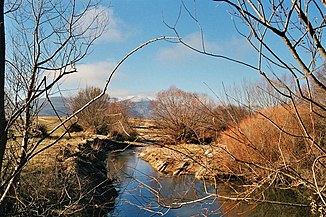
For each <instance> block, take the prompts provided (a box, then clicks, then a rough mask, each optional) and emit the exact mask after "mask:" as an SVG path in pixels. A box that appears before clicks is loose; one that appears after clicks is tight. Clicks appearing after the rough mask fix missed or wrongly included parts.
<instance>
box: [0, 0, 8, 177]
mask: <svg viewBox="0 0 326 217" xmlns="http://www.w3.org/2000/svg"><path fill="white" fill-rule="evenodd" d="M0 7H1V8H0V181H2V178H3V174H2V166H3V159H4V153H5V149H6V144H7V130H6V125H7V124H6V114H5V45H6V44H5V26H4V0H0Z"/></svg>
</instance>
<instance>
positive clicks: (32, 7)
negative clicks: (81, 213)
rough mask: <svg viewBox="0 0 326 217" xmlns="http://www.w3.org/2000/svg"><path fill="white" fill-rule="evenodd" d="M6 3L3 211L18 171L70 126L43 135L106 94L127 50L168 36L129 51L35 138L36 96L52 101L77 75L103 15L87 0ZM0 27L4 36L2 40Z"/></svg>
mask: <svg viewBox="0 0 326 217" xmlns="http://www.w3.org/2000/svg"><path fill="white" fill-rule="evenodd" d="M6 3H7V6H8V10H7V11H5V8H4V5H5V4H4V1H2V2H1V6H2V8H1V23H0V27H1V31H0V38H1V43H0V47H1V54H0V55H1V56H0V62H1V66H2V68H1V70H0V71H1V72H0V74H1V76H0V82H1V85H0V121H1V122H0V136H1V138H0V168H1V170H0V177H1V183H0V192H1V193H0V194H1V196H0V210H1V212H2V213H6V211H8V210H10V208H11V206H10V204H13V203H16V202H18V201H20V200H19V198H17V197H15V196H16V194H17V192H18V190H19V183H21V182H20V181H23V180H21V177H22V176H21V175H22V171H23V170H24V169H25V167H26V165H27V163H28V162H30V161H31V159H33V158H34V157H35V156H37V155H39V154H40V153H42V152H43V151H44V150H47V149H48V148H50V147H52V146H53V145H55V144H56V143H57V142H58V141H59V140H60V139H62V138H63V137H64V135H66V133H68V132H69V129H67V128H65V130H64V131H63V132H61V131H59V132H61V134H60V135H59V136H58V137H56V138H53V139H51V140H46V138H49V136H51V135H52V134H53V133H54V132H58V129H60V128H61V127H63V126H64V127H65V124H66V123H67V122H68V121H69V120H71V119H72V118H73V117H75V115H77V114H78V113H80V112H81V111H83V110H84V109H85V108H87V107H88V106H90V105H91V104H92V103H94V102H96V101H97V100H99V99H101V98H102V97H103V96H105V94H106V91H107V89H108V85H109V83H110V81H111V79H112V76H113V74H114V73H115V72H116V71H117V69H118V68H119V66H120V65H121V64H122V63H123V62H124V61H125V60H126V59H127V58H129V57H130V56H131V55H132V54H134V53H135V52H136V51H138V50H139V49H141V48H143V47H145V46H146V45H148V44H150V43H153V42H155V41H159V40H165V39H171V37H170V38H169V37H159V38H154V39H152V40H149V41H147V42H145V43H143V44H141V45H140V46H138V47H136V48H135V49H134V50H132V51H130V52H129V53H128V54H126V56H125V57H124V58H122V59H121V60H120V62H119V63H118V64H117V65H116V67H115V68H114V69H113V70H112V71H111V72H108V79H107V81H106V83H105V84H104V87H103V89H102V90H101V91H100V92H99V93H98V95H97V96H94V97H93V98H92V99H90V100H89V101H88V102H85V104H84V105H83V106H82V107H80V108H79V109H78V110H76V111H75V112H74V113H73V114H71V115H69V116H68V117H65V118H63V117H58V119H59V123H58V124H57V125H56V126H54V127H53V128H52V129H49V130H48V133H47V134H46V136H43V137H41V138H35V137H34V136H33V126H34V123H35V119H36V118H37V114H38V111H39V108H38V104H39V99H40V98H44V97H45V98H47V100H48V102H49V103H50V104H51V105H52V103H51V99H50V96H51V95H52V94H60V85H61V84H62V82H64V78H66V76H67V75H71V74H74V73H78V70H77V63H78V62H80V61H81V60H82V59H83V58H84V57H85V56H86V55H87V54H88V53H89V49H90V47H91V46H92V44H93V43H94V42H95V40H96V39H97V38H99V37H100V36H101V35H102V33H103V32H104V31H105V30H106V27H107V24H108V16H107V14H106V12H105V10H103V8H102V7H98V2H95V1H92V0H89V1H75V0H73V1H60V0H50V1H48V0H46V1H45V0H41V1H34V0H32V1H8V2H6ZM4 14H6V16H7V19H6V23H4V19H3V15H4ZM5 28H6V31H7V36H8V37H7V38H6V40H5V34H4V29H5ZM5 45H6V46H7V49H6V50H5ZM5 51H6V53H5ZM5 63H6V65H5ZM5 66H6V68H5ZM5 100H6V101H5ZM5 105H6V107H5ZM53 109H54V107H53ZM54 110H55V109H54ZM9 131H11V132H13V133H14V134H15V138H12V139H8V140H7V138H8V136H9V134H8V132H9ZM15 190H17V191H15ZM63 190H64V189H63ZM68 197H69V195H68ZM77 202H78V201H77ZM24 205H25V204H23V206H24Z"/></svg>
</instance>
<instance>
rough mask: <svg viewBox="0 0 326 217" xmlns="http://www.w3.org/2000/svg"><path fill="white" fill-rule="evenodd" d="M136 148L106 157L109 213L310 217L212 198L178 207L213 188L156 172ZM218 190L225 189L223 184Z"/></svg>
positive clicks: (291, 210)
mask: <svg viewBox="0 0 326 217" xmlns="http://www.w3.org/2000/svg"><path fill="white" fill-rule="evenodd" d="M139 149H140V148H138V149H128V150H126V151H124V152H116V153H111V154H110V156H109V158H108V161H107V162H108V164H107V166H108V171H109V173H108V176H109V177H110V178H113V179H115V187H116V189H117V190H118V191H119V197H117V198H116V206H115V208H114V210H113V211H112V212H110V213H109V214H108V215H109V216H121V217H123V216H161V215H164V216H169V217H170V216H248V217H251V216H310V212H309V208H301V209H299V208H297V207H284V206H280V205H271V204H260V205H258V206H257V205H250V204H246V203H236V202H230V201H221V200H217V199H216V198H213V197H211V198H208V199H206V200H201V201H198V202H196V203H190V204H189V205H185V206H182V207H178V206H176V205H175V204H177V203H180V202H190V201H193V200H197V199H200V198H203V197H205V196H207V194H206V193H205V192H214V191H215V189H214V188H213V187H212V186H210V185H203V183H202V182H201V181H199V180H196V179H195V178H194V177H193V176H190V175H187V176H179V177H176V176H167V175H161V174H159V173H158V172H156V171H155V170H153V169H152V167H151V166H149V164H147V163H146V162H145V161H143V160H141V159H139V158H138V155H137V151H138V150H139ZM218 190H219V192H225V191H226V189H225V188H224V187H223V186H221V187H219V188H218ZM275 195H276V196H277V197H278V198H281V199H284V198H285V197H291V200H293V198H294V197H295V196H293V195H291V194H289V193H286V192H285V193H284V192H283V193H282V195H277V194H275ZM285 200H286V199H285ZM298 200H299V198H298Z"/></svg>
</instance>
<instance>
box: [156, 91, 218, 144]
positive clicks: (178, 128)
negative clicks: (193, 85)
mask: <svg viewBox="0 0 326 217" xmlns="http://www.w3.org/2000/svg"><path fill="white" fill-rule="evenodd" d="M153 105H154V116H155V118H156V119H157V126H158V127H159V128H160V129H161V131H162V134H163V135H166V136H168V138H167V142H175V143H180V142H185V143H189V142H190V143H191V142H195V143H203V142H205V139H208V137H210V136H211V135H212V134H211V133H210V132H209V128H208V126H209V125H207V123H208V122H210V120H211V118H212V117H211V116H209V115H207V113H206V111H207V110H210V109H212V108H213V103H212V101H211V100H210V99H209V98H208V97H207V96H206V95H203V94H196V93H188V92H185V91H182V90H180V89H177V88H175V87H171V88H170V89H168V90H166V91H161V92H159V93H158V94H157V100H156V101H154V103H153ZM208 119H210V120H208Z"/></svg>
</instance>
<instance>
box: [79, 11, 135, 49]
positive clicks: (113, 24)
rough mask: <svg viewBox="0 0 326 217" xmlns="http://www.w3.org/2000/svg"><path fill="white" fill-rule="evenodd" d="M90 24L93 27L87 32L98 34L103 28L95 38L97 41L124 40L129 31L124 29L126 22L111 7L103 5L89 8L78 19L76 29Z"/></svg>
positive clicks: (80, 29) (83, 28)
mask: <svg viewBox="0 0 326 217" xmlns="http://www.w3.org/2000/svg"><path fill="white" fill-rule="evenodd" d="M90 25H92V27H94V28H90V29H89V30H88V34H89V35H92V34H94V33H95V34H99V33H100V32H101V31H103V30H104V32H103V33H102V35H101V36H100V37H99V38H98V39H97V41H96V42H97V43H101V42H120V41H124V40H125V39H126V38H127V37H128V36H129V35H130V31H128V32H127V31H125V29H126V28H127V24H126V23H125V22H123V20H121V19H120V18H119V17H117V16H116V15H115V13H114V11H113V9H112V8H109V7H105V6H102V5H100V6H97V7H93V8H91V9H89V10H88V11H87V12H86V13H85V15H84V16H83V18H82V19H81V20H80V21H79V24H78V27H77V31H80V32H82V31H84V30H85V29H87V28H89V26H90ZM103 28H105V29H103Z"/></svg>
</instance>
